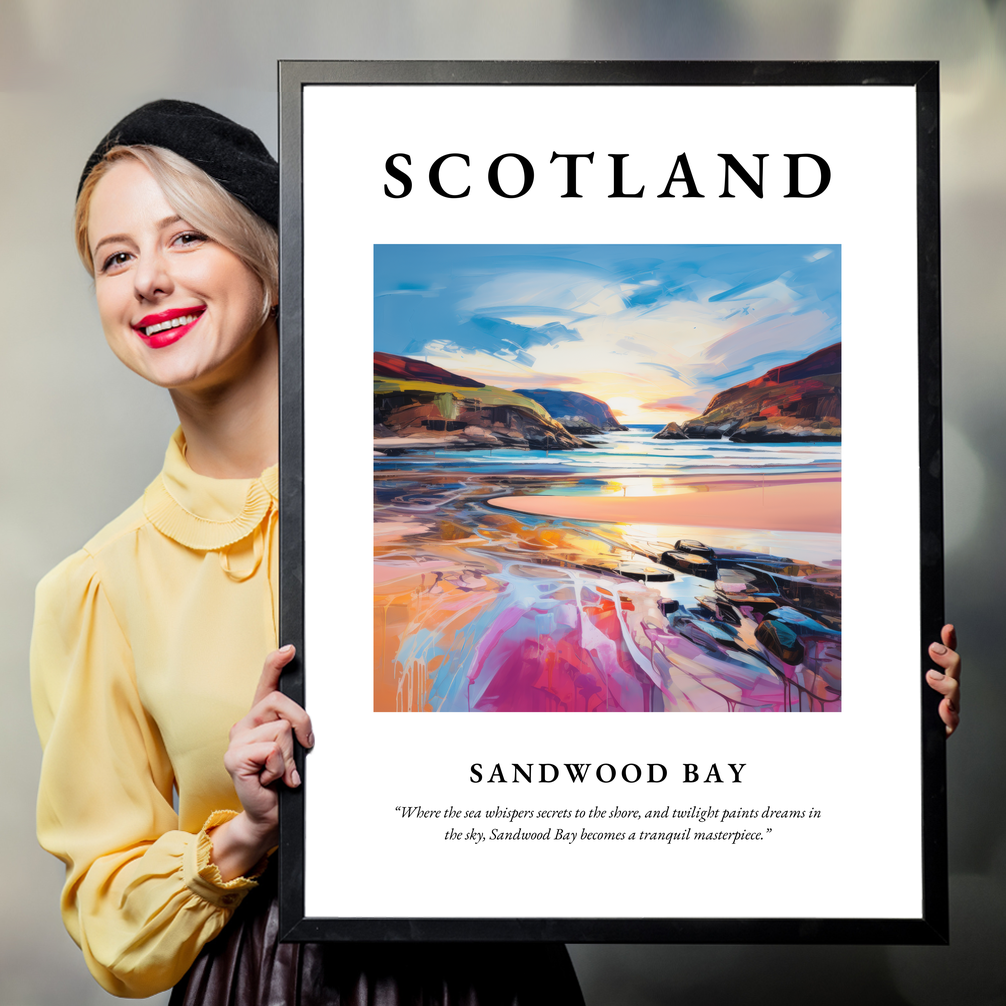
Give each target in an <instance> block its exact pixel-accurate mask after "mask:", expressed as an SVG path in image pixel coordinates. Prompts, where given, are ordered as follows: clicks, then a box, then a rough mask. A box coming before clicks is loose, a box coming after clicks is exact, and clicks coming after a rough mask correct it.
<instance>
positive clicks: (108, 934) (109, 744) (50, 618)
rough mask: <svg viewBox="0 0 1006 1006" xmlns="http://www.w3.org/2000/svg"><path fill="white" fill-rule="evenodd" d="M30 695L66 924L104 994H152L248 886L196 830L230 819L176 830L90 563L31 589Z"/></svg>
mask: <svg viewBox="0 0 1006 1006" xmlns="http://www.w3.org/2000/svg"><path fill="white" fill-rule="evenodd" d="M31 685H32V703H33V706H34V710H35V722H36V725H37V727H38V732H39V736H40V738H41V741H42V747H43V752H44V753H43V758H42V778H41V783H40V786H39V795H38V837H39V842H40V844H41V845H42V847H43V848H44V849H46V850H47V851H48V852H51V853H52V854H53V855H54V856H57V857H58V858H59V859H61V860H62V861H63V863H64V864H65V865H66V883H65V884H64V887H63V893H62V898H61V907H62V913H63V921H64V923H65V925H66V928H67V930H68V931H69V933H70V935H71V936H72V937H73V939H74V940H75V941H76V942H77V944H78V945H79V946H80V948H81V949H82V950H83V951H84V958H85V960H86V962H87V966H88V968H89V969H90V971H91V973H92V974H93V975H94V977H95V978H96V979H97V981H98V982H99V984H101V986H102V987H103V988H105V989H106V990H107V991H109V992H111V993H113V994H114V995H117V996H129V997H142V996H150V995H153V994H154V993H156V992H161V991H163V990H165V989H167V988H170V987H171V986H172V985H174V984H175V983H176V982H178V981H179V980H180V979H181V978H182V976H183V975H184V974H185V972H186V971H187V970H188V968H189V967H190V966H191V964H192V962H193V960H194V959H195V957H196V955H197V954H198V953H199V951H200V950H201V949H202V947H203V945H204V944H205V943H207V942H208V941H209V940H212V939H213V938H214V937H215V936H216V935H217V934H218V933H219V932H220V930H221V929H222V928H223V926H224V925H225V924H226V923H227V921H228V920H229V919H230V917H231V915H232V913H233V912H234V909H235V908H236V907H237V906H238V904H240V902H241V901H242V900H243V898H244V896H245V894H246V893H247V891H248V890H249V889H250V888H252V887H254V886H256V885H255V882H254V880H250V879H248V878H245V877H238V878H236V879H234V880H231V881H228V882H224V881H223V879H222V877H221V875H220V872H219V871H218V870H217V868H216V866H215V865H213V864H212V863H211V862H210V852H211V848H212V847H211V843H210V839H209V837H208V835H207V834H206V832H207V829H208V828H213V827H215V826H216V825H218V824H222V823H223V822H224V821H226V820H228V819H229V818H230V817H233V816H234V812H233V811H221V812H218V813H216V814H213V815H212V816H211V817H210V819H209V820H208V821H207V822H206V824H205V825H204V827H203V830H202V831H200V832H199V833H198V834H191V833H187V832H183V831H179V830H178V817H177V814H176V813H175V811H174V809H173V807H172V786H173V782H174V777H173V772H172V768H171V764H170V762H169V760H168V756H167V753H166V751H165V749H164V745H163V743H162V741H161V737H160V733H159V731H158V729H157V725H156V724H155V723H154V722H153V720H152V719H151V718H150V716H149V715H148V714H147V712H146V710H145V709H144V708H143V706H142V704H141V703H140V698H139V694H138V691H137V687H136V679H135V676H134V669H133V659H132V653H131V651H130V647H129V642H128V640H127V639H126V638H125V636H124V634H123V632H122V629H121V627H120V626H119V623H118V621H117V620H116V617H115V613H114V612H113V611H112V609H111V607H110V605H109V603H108V598H107V596H106V595H105V593H104V591H103V590H102V588H101V584H100V583H99V580H98V575H97V571H96V568H95V563H94V560H93V558H92V557H91V556H90V555H89V554H88V553H87V552H78V553H77V554H76V555H73V556H71V557H70V558H69V559H67V560H66V561H65V562H63V563H62V564H61V565H60V566H58V567H57V568H56V569H55V570H53V571H52V572H51V573H50V574H49V575H48V576H47V577H45V579H44V580H42V582H41V583H40V584H39V587H38V591H37V594H36V605H35V625H34V630H33V633H32V644H31Z"/></svg>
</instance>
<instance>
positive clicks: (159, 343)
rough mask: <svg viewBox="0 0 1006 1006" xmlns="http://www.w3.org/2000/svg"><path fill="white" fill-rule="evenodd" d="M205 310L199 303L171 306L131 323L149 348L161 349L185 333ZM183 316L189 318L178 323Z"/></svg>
mask: <svg viewBox="0 0 1006 1006" xmlns="http://www.w3.org/2000/svg"><path fill="white" fill-rule="evenodd" d="M205 310H206V307H205V306H204V305H199V306H196V307H173V308H171V309H170V310H168V311H159V312H158V313H157V314H148V315H146V316H144V317H143V318H141V319H140V320H139V321H138V322H136V323H135V324H134V325H133V331H134V332H135V333H136V334H137V335H138V336H139V337H140V338H141V339H142V340H143V341H144V342H145V343H146V344H147V345H148V346H149V347H150V348H151V349H161V348H162V347H164V346H170V345H171V344H172V343H173V342H178V340H179V339H181V338H182V337H183V336H184V335H187V334H188V332H189V331H190V330H191V328H192V326H193V325H195V324H196V322H198V321H199V319H200V318H201V317H202V314H203V311H205ZM183 318H188V319H190V320H188V321H186V322H185V323H183V324H178V322H179V320H180V319H183ZM151 329H153V330H154V331H151ZM148 333H149V334H148Z"/></svg>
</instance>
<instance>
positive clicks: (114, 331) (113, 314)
mask: <svg viewBox="0 0 1006 1006" xmlns="http://www.w3.org/2000/svg"><path fill="white" fill-rule="evenodd" d="M95 293H96V300H97V304H98V316H99V317H100V318H101V327H102V329H103V330H104V332H105V338H106V339H108V342H109V344H110V345H111V346H112V347H113V348H115V345H116V343H122V342H123V341H124V340H125V338H126V336H127V335H128V334H129V332H128V329H129V320H130V319H129V314H128V311H129V307H130V304H129V303H128V298H123V297H122V295H121V294H120V293H119V291H118V290H117V289H116V288H115V287H114V285H106V284H102V285H101V286H99V287H98V288H97V290H96V291H95Z"/></svg>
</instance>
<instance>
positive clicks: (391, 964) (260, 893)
mask: <svg viewBox="0 0 1006 1006" xmlns="http://www.w3.org/2000/svg"><path fill="white" fill-rule="evenodd" d="M274 874H275V871H274V870H270V871H268V873H267V874H266V876H265V877H264V878H263V883H262V884H261V885H260V886H259V887H258V888H256V890H254V891H252V892H251V893H250V894H249V895H248V897H246V898H245V900H244V902H243V903H242V904H241V907H240V908H239V909H238V910H237V911H236V912H235V913H234V917H233V918H232V919H231V921H230V922H229V923H228V924H227V927H226V928H225V929H224V930H223V932H222V933H221V934H220V935H219V936H218V937H217V938H216V939H215V940H213V941H211V942H210V943H208V944H207V945H206V946H205V947H203V950H202V952H201V953H200V954H199V956H198V957H197V958H196V961H195V963H194V964H193V965H192V967H191V968H190V969H189V972H188V974H186V976H185V978H183V979H182V981H181V982H179V984H178V985H176V986H175V988H174V991H173V992H172V993H171V1000H170V1006H583V996H582V994H581V993H580V986H579V983H578V982H577V979H576V973H575V972H574V971H573V965H572V963H571V962H570V959H569V954H568V953H567V952H566V948H565V946H563V944H561V943H280V942H279V939H278V938H279V911H278V906H277V901H276V889H275V880H274Z"/></svg>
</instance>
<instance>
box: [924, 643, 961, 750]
mask: <svg viewBox="0 0 1006 1006" xmlns="http://www.w3.org/2000/svg"><path fill="white" fill-rule="evenodd" d="M940 639H941V640H942V642H940V643H931V644H930V646H929V656H930V657H931V658H932V659H933V660H934V661H935V662H936V663H937V664H939V666H940V667H942V668H943V670H942V671H937V670H935V669H933V670H930V671H927V672H926V681H927V683H928V684H929V687H930V688H932V689H934V690H935V691H937V692H939V693H940V694H941V695H942V696H943V701H942V702H940V719H941V720H943V722H944V723H945V724H946V727H947V736H948V737H949V736H950V735H951V734H952V733H953V732H954V731H955V730H956V729H957V724H958V723H960V721H961V680H960V679H961V657H960V654H959V653H957V631H956V630H955V629H954V627H953V626H952V625H944V626H943V631H942V632H941V633H940Z"/></svg>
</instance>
